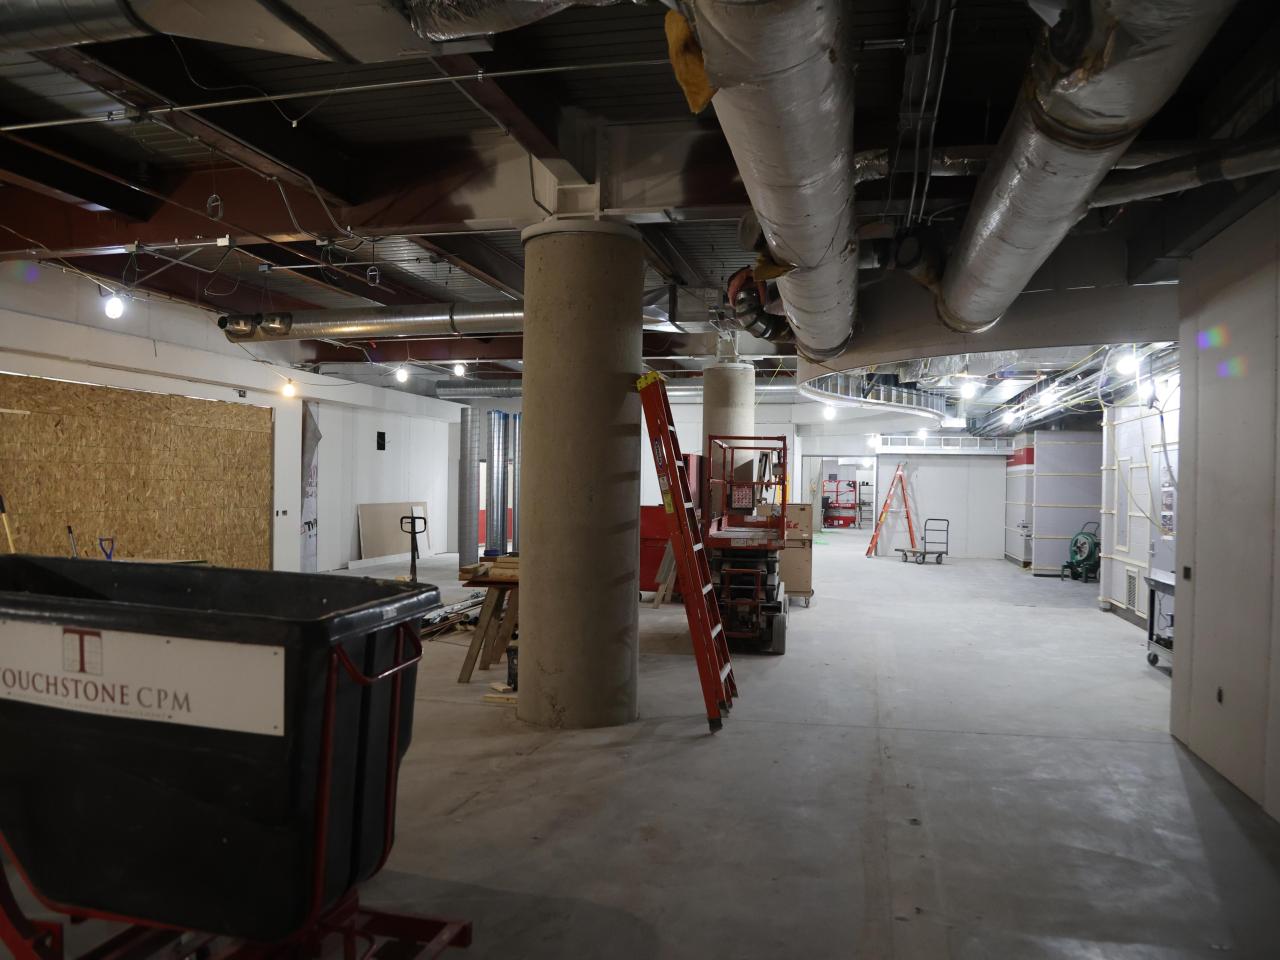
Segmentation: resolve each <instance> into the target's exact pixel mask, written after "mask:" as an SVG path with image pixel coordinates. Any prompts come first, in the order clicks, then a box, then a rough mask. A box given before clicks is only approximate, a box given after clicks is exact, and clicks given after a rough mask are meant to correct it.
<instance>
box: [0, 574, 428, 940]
mask: <svg viewBox="0 0 1280 960" xmlns="http://www.w3.org/2000/svg"><path fill="white" fill-rule="evenodd" d="M439 602H440V601H439V591H438V590H437V589H436V588H435V587H433V586H428V585H425V584H409V583H400V582H393V581H382V580H367V579H358V578H348V577H334V576H323V575H307V574H288V573H263V572H256V571H247V570H228V569H219V568H212V567H191V566H157V565H141V564H128V563H107V562H104V561H94V560H60V559H51V558H44V557H25V556H16V557H15V556H11V557H4V558H0V841H2V842H3V846H4V847H5V852H6V853H7V854H8V856H9V857H10V858H11V859H13V860H14V861H15V862H16V864H17V865H18V866H19V868H20V870H21V871H22V872H23V874H24V876H25V877H26V878H27V880H28V882H29V883H30V885H31V886H32V888H33V890H34V891H35V892H36V893H37V895H38V896H40V897H41V899H43V900H44V901H45V902H46V903H48V904H50V905H52V906H54V907H55V908H56V909H60V910H62V911H63V912H68V913H72V914H75V913H81V914H86V915H94V916H113V917H119V918H121V919H128V920H133V921H140V922H144V923H151V924H158V925H165V926H173V927H181V928H186V929H193V930H203V931H208V932H211V933H221V934H227V935H232V936H237V937H243V938H246V939H251V940H266V941H274V940H283V939H287V938H289V937H290V936H292V935H293V934H295V933H297V932H299V931H300V930H301V929H303V928H304V927H305V926H306V925H307V924H308V923H309V922H310V921H311V920H313V919H314V916H315V912H316V911H317V910H320V909H324V908H327V907H329V906H331V905H333V904H334V903H336V902H337V901H338V900H339V899H341V898H342V897H343V896H344V895H345V894H346V893H347V892H348V891H350V890H351V889H352V888H353V887H354V886H355V885H356V884H358V883H360V882H361V881H363V880H365V879H367V878H368V877H370V876H371V875H372V874H373V873H375V872H376V871H377V870H378V869H379V868H380V867H381V865H382V863H383V862H384V861H385V858H386V855H387V854H388V853H389V852H390V844H391V839H392V827H393V821H394V810H395V785H396V773H397V771H398V767H399V762H400V759H401V758H402V757H403V756H404V752H405V750H406V749H407V748H408V746H409V740H410V736H411V731H412V724H413V700H414V697H413V688H414V683H415V681H416V679H417V668H416V666H414V664H416V662H417V658H418V656H420V655H421V646H420V644H419V641H418V631H417V629H416V627H417V621H418V620H420V619H421V617H422V616H423V615H424V614H426V613H427V612H428V611H430V610H432V609H433V608H435V607H438V606H439Z"/></svg>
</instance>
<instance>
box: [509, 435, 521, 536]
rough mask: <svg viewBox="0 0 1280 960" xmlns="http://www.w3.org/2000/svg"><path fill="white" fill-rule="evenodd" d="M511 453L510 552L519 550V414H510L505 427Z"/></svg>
mask: <svg viewBox="0 0 1280 960" xmlns="http://www.w3.org/2000/svg"><path fill="white" fill-rule="evenodd" d="M507 436H508V439H509V441H510V442H509V444H508V445H509V446H510V455H511V552H512V553H519V552H520V414H518V413H513V414H512V415H511V423H510V424H509V426H508V428H507Z"/></svg>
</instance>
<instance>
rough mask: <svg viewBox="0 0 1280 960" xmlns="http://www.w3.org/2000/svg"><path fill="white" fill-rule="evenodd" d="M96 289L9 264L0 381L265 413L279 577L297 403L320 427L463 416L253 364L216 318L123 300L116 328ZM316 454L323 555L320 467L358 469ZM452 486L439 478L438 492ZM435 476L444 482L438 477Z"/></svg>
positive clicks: (284, 559)
mask: <svg viewBox="0 0 1280 960" xmlns="http://www.w3.org/2000/svg"><path fill="white" fill-rule="evenodd" d="M15 267H16V269H14V268H15ZM28 267H29V269H28ZM97 290H98V288H97V285H96V284H94V283H92V282H91V281H88V280H85V279H83V278H81V277H79V276H76V275H73V274H65V273H63V272H61V271H59V270H54V269H49V268H41V267H36V266H35V265H24V264H17V265H10V268H9V269H7V270H6V271H5V272H4V273H3V275H0V372H4V373H18V374H26V375H28V376H40V377H49V378H53V379H59V380H72V381H77V382H81V383H92V384H99V385H102V386H108V387H120V388H124V389H131V390H147V391H152V392H155V393H171V394H180V395H183V396H189V397H199V398H202V399H208V400H224V401H228V402H231V403H249V404H256V405H258V406H264V407H270V408H271V409H272V411H273V417H274V423H275V430H274V446H275V449H274V461H275V483H274V486H275V490H274V507H273V509H274V514H275V516H274V525H273V528H272V565H273V566H274V568H275V569H277V570H297V569H298V568H299V565H300V560H301V541H302V538H301V527H300V524H301V499H302V497H301V472H302V401H303V399H310V400H318V401H320V402H321V410H322V416H323V411H324V410H325V408H329V409H334V408H350V409H362V410H365V411H369V412H370V413H373V412H378V413H383V414H391V415H395V416H398V417H402V418H406V419H413V420H415V421H418V422H422V423H427V424H447V423H449V422H452V421H456V420H457V419H458V409H459V408H458V406H457V405H456V404H452V403H447V402H445V401H442V400H436V399H434V398H430V397H420V396H417V395H414V394H410V393H404V392H401V391H395V390H383V389H380V388H377V387H371V386H366V385H363V384H353V383H348V382H344V381H341V380H337V379H334V378H331V377H322V376H318V375H314V374H305V373H301V372H299V371H296V370H292V369H290V368H287V367H284V366H277V365H274V364H272V363H262V362H258V361H257V360H255V359H253V358H252V355H251V354H249V353H246V351H245V350H243V349H241V348H240V347H238V346H237V345H235V344H232V343H229V342H228V341H227V339H226V338H225V337H224V336H223V335H222V333H221V331H219V330H218V329H217V326H216V324H215V320H216V314H214V313H211V312H207V311H203V310H198V309H195V308H193V307H187V306H184V305H180V304H174V303H169V302H167V301H160V300H153V301H142V300H130V301H129V302H128V304H127V309H126V313H125V315H124V316H123V317H122V318H120V320H115V321H113V320H109V319H107V318H106V316H105V315H104V314H103V313H102V305H101V298H100V297H99V296H98V292H97ZM295 350H296V345H290V346H288V347H284V346H282V345H274V344H273V345H270V348H269V349H264V348H262V347H261V346H260V345H257V344H255V345H254V352H255V353H257V354H258V355H271V356H277V357H279V356H286V357H287V356H289V355H291V354H292V353H293V352H294V351H295ZM289 378H292V379H293V380H294V382H295V384H296V385H297V388H298V395H297V396H295V397H293V398H288V397H285V396H283V395H282V394H281V392H280V388H281V386H282V385H283V384H284V382H285V381H286V379H289ZM322 430H323V425H322ZM342 435H343V434H341V433H340V434H339V436H342ZM423 436H426V434H425V433H424V434H423ZM432 437H433V439H432V444H433V446H431V447H427V448H426V449H428V450H432V451H433V454H432V455H433V456H435V457H437V458H438V459H439V460H441V461H444V462H446V463H447V462H448V456H449V448H448V436H447V430H446V431H445V433H444V435H443V440H442V441H437V440H436V439H434V434H432ZM321 446H322V450H323V452H322V454H321V470H322V485H321V488H320V491H319V495H320V497H321V513H320V543H321V550H322V551H323V550H324V549H325V548H324V543H325V538H326V526H327V524H328V522H329V521H330V519H331V518H330V517H329V516H328V515H326V512H325V509H324V496H325V492H324V487H323V471H324V463H325V461H326V460H327V461H328V462H329V463H330V465H333V464H340V463H343V462H345V461H348V460H355V459H356V458H358V456H359V451H357V450H355V449H354V448H353V447H347V446H343V445H341V444H340V443H339V441H337V440H335V441H334V442H333V444H332V445H329V446H326V441H323V440H322V441H321ZM448 475H449V471H447V470H446V471H445V477H444V482H445V483H448V482H449V481H448ZM431 476H433V477H435V478H436V479H435V482H440V475H439V474H438V473H431ZM447 497H448V487H447V486H445V487H443V488H441V489H440V490H438V491H437V490H433V491H431V492H430V495H429V496H425V497H423V498H424V499H428V500H431V499H432V498H443V499H442V500H441V502H446V501H447ZM396 499H399V498H396ZM441 509H443V507H442V508H441ZM339 522H344V521H343V518H339ZM322 567H323V563H322Z"/></svg>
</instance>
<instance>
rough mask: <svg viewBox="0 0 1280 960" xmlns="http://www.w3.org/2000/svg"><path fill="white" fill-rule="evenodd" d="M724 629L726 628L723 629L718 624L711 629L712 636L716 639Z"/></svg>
mask: <svg viewBox="0 0 1280 960" xmlns="http://www.w3.org/2000/svg"><path fill="white" fill-rule="evenodd" d="M723 629H724V627H722V626H721V625H720V624H718V623H717V624H716V625H715V626H714V627H712V628H711V635H712V636H713V637H714V636H715V635H716V634H717V633H719V632H720V631H721V630H723Z"/></svg>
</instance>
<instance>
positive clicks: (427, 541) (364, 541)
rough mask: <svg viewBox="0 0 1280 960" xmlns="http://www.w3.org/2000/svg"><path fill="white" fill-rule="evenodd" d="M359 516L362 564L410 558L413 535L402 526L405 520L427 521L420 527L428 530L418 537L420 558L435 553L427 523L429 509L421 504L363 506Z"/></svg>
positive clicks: (358, 507)
mask: <svg viewBox="0 0 1280 960" xmlns="http://www.w3.org/2000/svg"><path fill="white" fill-rule="evenodd" d="M356 516H357V517H358V518H359V521H360V559H361V560H371V559H374V558H377V557H394V556H401V555H406V554H408V553H409V552H410V543H409V533H408V531H406V530H405V529H404V527H402V526H401V524H400V521H401V520H402V519H403V518H404V517H414V518H420V519H421V520H423V521H424V522H423V523H419V524H418V526H419V527H426V529H425V530H424V531H423V532H422V533H419V534H416V535H415V537H414V539H415V540H417V542H418V556H425V555H426V554H427V552H428V551H429V550H430V549H431V531H430V527H427V525H426V523H425V521H426V517H427V505H426V504H425V503H422V502H421V501H418V502H406V503H361V504H358V505H357V506H356Z"/></svg>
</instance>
